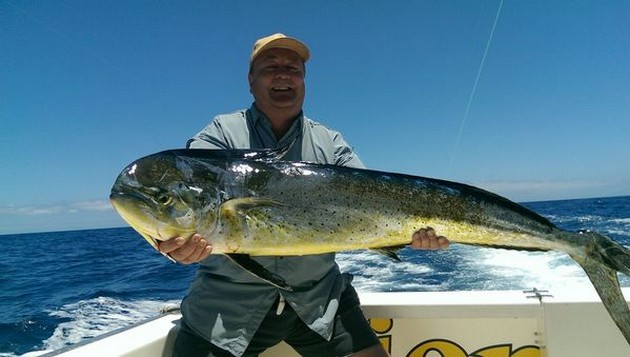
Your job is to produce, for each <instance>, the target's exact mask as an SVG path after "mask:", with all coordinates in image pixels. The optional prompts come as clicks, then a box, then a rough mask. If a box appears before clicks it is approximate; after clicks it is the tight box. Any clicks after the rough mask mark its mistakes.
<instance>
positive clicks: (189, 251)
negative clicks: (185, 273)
mask: <svg viewBox="0 0 630 357" xmlns="http://www.w3.org/2000/svg"><path fill="white" fill-rule="evenodd" d="M160 252H162V253H164V254H168V256H170V257H171V258H173V259H174V260H175V261H177V262H178V263H182V264H192V263H198V262H200V261H202V260H204V259H206V258H207V257H208V255H210V253H211V252H212V245H211V244H210V243H208V241H206V240H205V239H203V238H201V236H200V235H199V234H195V235H193V236H192V237H191V238H190V239H189V240H188V241H186V239H184V238H182V237H176V238H173V239H169V240H167V241H164V242H161V243H160Z"/></svg>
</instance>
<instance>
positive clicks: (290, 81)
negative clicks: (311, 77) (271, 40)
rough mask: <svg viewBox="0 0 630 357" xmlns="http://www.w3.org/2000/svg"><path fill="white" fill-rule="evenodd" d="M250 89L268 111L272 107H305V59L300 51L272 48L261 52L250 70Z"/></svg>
mask: <svg viewBox="0 0 630 357" xmlns="http://www.w3.org/2000/svg"><path fill="white" fill-rule="evenodd" d="M248 78H249V91H250V92H251V93H252V95H253V96H254V98H255V99H256V105H257V106H258V107H259V108H260V109H261V110H262V111H263V112H265V113H266V114H270V112H271V111H273V110H279V109H281V110H289V111H294V112H295V113H294V114H295V115H297V113H299V112H300V111H301V110H302V104H303V103H304V93H305V86H304V63H303V62H302V60H301V59H300V57H299V56H298V54H297V53H295V52H293V51H291V50H287V49H283V48H272V49H270V50H267V51H264V52H263V53H261V54H260V55H259V56H258V57H257V58H256V60H254V63H253V64H252V68H251V71H250V73H249V76H248Z"/></svg>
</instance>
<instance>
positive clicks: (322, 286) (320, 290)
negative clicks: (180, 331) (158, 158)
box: [182, 104, 363, 356]
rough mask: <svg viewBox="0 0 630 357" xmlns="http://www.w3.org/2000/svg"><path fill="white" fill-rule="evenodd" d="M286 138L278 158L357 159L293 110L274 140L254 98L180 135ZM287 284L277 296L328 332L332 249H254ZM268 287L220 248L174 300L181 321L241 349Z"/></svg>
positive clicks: (338, 279) (263, 140) (207, 142)
mask: <svg viewBox="0 0 630 357" xmlns="http://www.w3.org/2000/svg"><path fill="white" fill-rule="evenodd" d="M288 145H291V147H290V149H289V151H288V152H287V153H286V155H285V156H284V158H283V159H284V160H291V161H311V162H317V163H325V164H336V165H344V166H351V167H363V164H362V162H361V160H360V159H359V158H358V156H357V155H356V154H355V153H354V151H353V150H352V148H351V147H350V146H349V145H348V144H347V143H346V142H345V141H344V139H343V138H342V136H341V135H340V134H339V133H338V132H336V131H333V130H330V129H328V128H327V127H325V126H323V125H321V124H319V123H317V122H314V121H312V120H310V119H308V118H306V117H305V116H303V115H300V116H299V117H298V118H297V119H296V120H295V121H294V122H293V124H292V126H291V127H290V129H289V131H288V132H287V133H286V135H284V137H282V138H281V139H280V140H277V139H276V137H275V135H274V134H273V131H272V130H271V125H270V122H269V119H268V118H267V117H266V116H265V115H264V114H263V113H262V112H260V111H259V110H258V109H257V108H256V106H255V104H254V105H252V106H251V107H250V109H248V110H241V111H238V112H235V113H232V114H226V115H220V116H217V117H216V118H214V120H213V121H212V122H211V123H210V124H209V125H208V126H207V127H205V128H204V129H203V130H202V131H201V132H199V133H198V134H197V135H195V136H194V137H193V138H192V139H190V140H189V141H188V144H187V146H188V147H189V148H209V149H269V148H270V149H275V148H281V147H286V146H288ZM253 259H255V260H256V261H257V262H258V263H260V264H262V265H263V266H264V267H265V268H266V269H268V270H270V271H272V272H274V273H276V274H278V275H280V276H281V277H283V278H284V279H285V281H286V282H287V284H289V285H290V286H292V287H294V288H296V289H295V291H292V292H286V291H282V296H283V298H284V299H286V301H287V302H288V303H289V304H290V305H291V307H292V308H293V309H294V310H295V311H296V313H297V314H298V315H299V316H300V318H301V319H302V320H303V321H304V322H305V323H306V324H307V325H308V326H309V327H310V328H311V329H312V330H313V331H315V332H317V333H318V334H320V335H321V336H323V337H324V338H326V339H330V337H331V334H332V328H333V319H334V315H335V313H336V311H337V307H338V303H339V296H340V294H341V290H342V288H343V286H344V283H343V277H342V276H341V274H340V272H339V267H338V266H337V264H336V263H335V255H334V254H319V255H307V256H299V257H255V258H253ZM278 294H279V291H278V289H277V288H276V287H274V286H272V285H269V284H268V283H266V282H264V281H262V280H260V279H258V278H256V277H254V276H252V275H251V274H249V273H248V272H246V271H244V270H243V269H242V268H241V267H239V266H237V265H236V264H235V263H233V262H232V261H230V260H229V259H228V258H226V257H225V256H222V255H211V256H210V257H208V258H207V259H205V260H204V261H202V262H201V263H200V266H199V270H198V272H197V275H196V277H195V280H194V281H193V283H192V285H191V287H190V291H189V293H188V295H187V296H186V298H185V299H184V301H183V302H182V314H183V316H184V320H185V321H186V323H187V324H188V325H189V326H190V327H191V328H192V329H193V330H194V331H195V332H197V333H198V334H200V335H201V336H203V337H205V338H206V339H207V340H209V341H211V342H212V343H213V344H215V345H217V346H219V347H221V348H223V349H226V350H228V351H230V352H231V353H233V354H235V355H236V356H240V355H242V354H243V352H244V351H245V349H246V348H247V346H248V344H249V341H250V340H251V339H252V336H253V335H254V333H255V332H256V330H257V328H258V326H259V325H260V323H261V322H262V320H263V318H264V317H265V315H266V314H267V312H268V311H269V309H270V308H271V306H272V305H273V303H274V302H275V300H276V299H277V298H278Z"/></svg>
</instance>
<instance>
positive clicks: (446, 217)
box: [110, 149, 630, 344]
mask: <svg viewBox="0 0 630 357" xmlns="http://www.w3.org/2000/svg"><path fill="white" fill-rule="evenodd" d="M281 155H282V153H279V152H275V151H249V150H194V149H180V150H168V151H163V152H160V153H156V154H153V155H149V156H146V157H143V158H141V159H138V160H137V161H135V162H133V163H131V164H130V165H129V166H127V167H126V168H125V169H124V170H123V171H122V172H121V173H120V175H119V176H118V178H117V180H116V182H115V183H114V186H113V187H112V191H111V196H110V199H111V201H112V203H113V205H114V207H115V208H116V210H117V211H118V212H119V213H120V215H121V216H122V217H123V218H124V219H125V220H126V221H127V222H128V223H129V224H130V225H131V226H132V227H133V228H134V229H135V230H137V231H138V232H139V233H140V234H141V235H142V236H143V237H144V238H145V239H146V240H147V241H148V242H149V243H150V244H151V245H152V246H153V247H154V248H156V249H158V241H164V240H168V239H171V238H174V237H184V238H189V237H191V236H192V235H193V234H194V233H199V234H201V235H202V236H203V237H205V238H207V239H208V240H209V241H211V242H212V254H225V255H227V256H229V257H230V258H232V260H233V261H234V262H235V263H237V264H239V265H241V266H242V267H243V268H245V269H246V270H248V271H250V272H251V273H252V274H254V275H256V276H258V277H260V278H261V279H263V280H266V281H268V282H269V283H271V284H274V285H276V286H278V287H280V288H283V289H291V287H290V286H287V285H286V284H285V283H284V280H283V279H282V277H279V276H277V275H275V274H273V273H271V272H269V271H265V269H264V268H263V267H262V266H261V265H259V264H257V263H256V262H255V261H254V260H253V259H251V258H249V256H295V255H307V254H321V253H330V252H338V251H346V250H355V249H373V250H376V251H379V252H380V253H384V254H387V255H389V256H391V257H393V258H397V256H396V250H397V249H399V248H401V247H403V246H405V245H408V244H409V243H410V241H411V237H412V234H413V232H415V231H416V230H418V229H420V228H424V227H432V228H434V229H435V231H436V232H437V233H438V234H440V235H443V236H446V237H448V238H449V240H450V241H451V242H455V243H463V244H470V245H477V246H486V247H494V248H506V249H517V250H537V251H547V250H559V251H563V252H565V253H566V254H568V255H569V256H570V257H571V258H573V260H575V261H576V262H577V263H578V264H579V265H580V266H581V267H582V268H583V269H584V271H585V272H586V274H587V276H588V277H589V279H590V281H591V282H592V284H593V285H594V287H595V289H596V290H597V292H598V294H599V296H600V298H601V299H602V302H603V304H604V306H605V307H606V309H607V310H608V312H609V313H610V315H611V317H612V319H613V320H614V322H615V323H616V324H617V326H618V327H619V329H620V330H621V332H622V334H623V335H624V337H625V338H626V340H627V341H628V343H629V344H630V310H629V309H628V304H627V302H626V300H625V299H624V296H623V293H622V291H621V289H620V287H619V281H618V279H617V272H621V273H624V274H626V275H630V251H629V250H628V249H627V248H626V247H624V246H622V245H620V244H618V243H616V242H615V241H613V240H611V239H609V238H607V237H605V236H603V235H601V234H598V233H595V232H591V231H579V232H569V231H565V230H562V229H560V228H558V227H556V226H555V225H554V224H552V223H551V222H550V221H549V220H547V219H546V218H544V217H542V216H540V215H538V214H537V213H535V212H533V211H531V210H529V209H527V208H525V207H523V206H521V205H519V204H517V203H514V202H512V201H510V200H508V199H506V198H503V197H501V196H498V195H496V194H494V193H491V192H488V191H485V190H482V189H480V188H476V187H473V186H469V185H466V184H462V183H456V182H450V181H445V180H439V179H432V178H426V177H419V176H411V175H404V174H395V173H387V172H379V171H373V170H366V169H356V168H349V167H342V166H336V165H326V164H315V163H308V162H288V161H282V160H280V159H279V157H280V156H281Z"/></svg>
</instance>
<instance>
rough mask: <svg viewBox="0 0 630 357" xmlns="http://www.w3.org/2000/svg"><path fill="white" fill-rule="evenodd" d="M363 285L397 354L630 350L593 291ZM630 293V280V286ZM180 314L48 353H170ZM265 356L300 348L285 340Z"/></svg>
mask: <svg viewBox="0 0 630 357" xmlns="http://www.w3.org/2000/svg"><path fill="white" fill-rule="evenodd" d="M584 290H585V289H580V291H568V290H567V291H552V292H549V293H542V295H545V294H550V295H553V296H549V297H546V296H542V297H541V296H536V294H535V293H523V292H521V291H483V292H481V291H465V292H464V291H460V292H421V293H417V292H412V293H361V294H359V295H360V298H361V302H362V308H363V310H364V312H365V314H366V316H367V317H368V318H369V319H370V324H371V325H372V328H373V329H374V330H375V331H376V333H377V334H378V336H379V338H380V339H381V343H382V344H383V345H384V346H385V348H386V349H387V350H388V351H389V352H390V354H391V356H393V357H398V356H407V357H469V356H475V357H477V356H479V357H539V356H540V357H580V356H585V357H587V356H588V357H590V356H607V357H627V356H630V346H629V345H628V343H627V342H626V340H625V339H624V337H623V336H622V334H621V332H620V331H619V330H618V329H617V327H616V326H615V324H614V323H613V321H612V319H611V318H610V316H609V315H608V313H607V312H606V310H605V309H604V307H603V305H602V304H601V302H600V300H599V298H598V296H597V295H596V293H595V292H594V290H593V291H589V290H587V291H584ZM623 290H624V294H625V296H627V297H628V296H630V288H624V289H623ZM179 318H180V315H179V314H168V315H164V316H162V317H159V318H156V319H153V320H150V321H147V322H144V323H141V324H138V325H135V326H133V327H130V328H126V329H123V330H120V331H114V332H112V333H109V334H107V335H105V336H104V337H101V338H98V339H96V340H94V341H92V342H89V343H85V344H81V345H79V346H73V347H71V348H68V349H65V350H61V351H57V352H54V353H51V354H48V355H46V356H60V357H79V356H81V357H84V356H90V357H96V356H126V357H144V356H170V351H171V349H172V341H173V339H174V336H175V334H176V330H177V321H178V320H179ZM262 356H265V357H270V356H275V357H277V356H287V357H288V356H298V354H296V353H295V352H294V351H293V350H292V349H291V348H290V347H288V346H287V345H285V344H280V345H277V346H275V347H273V348H272V349H270V350H268V351H267V352H266V353H264V354H263V355H262Z"/></svg>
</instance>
